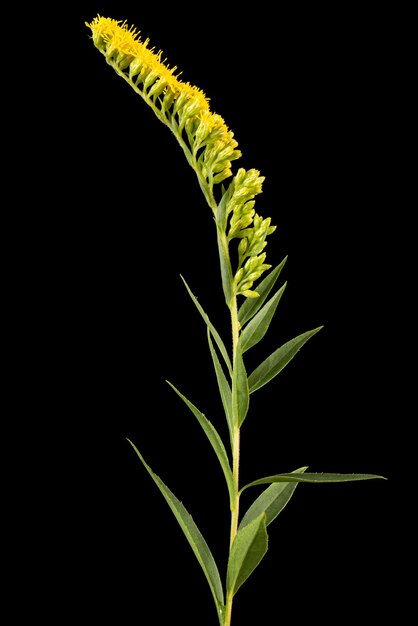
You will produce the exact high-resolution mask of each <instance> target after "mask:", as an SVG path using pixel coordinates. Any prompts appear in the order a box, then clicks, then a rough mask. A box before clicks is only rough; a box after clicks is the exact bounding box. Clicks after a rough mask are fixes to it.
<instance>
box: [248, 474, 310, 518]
mask: <svg viewBox="0 0 418 626" xmlns="http://www.w3.org/2000/svg"><path fill="white" fill-rule="evenodd" d="M306 469H308V468H307V467H300V468H299V469H297V470H295V472H296V473H302V472H304V471H305V470H306ZM293 473H294V472H292V474H293ZM296 487H297V483H289V482H286V483H273V484H272V485H270V487H267V489H266V490H265V491H263V493H262V494H261V495H260V496H258V498H257V499H256V500H254V502H253V503H252V505H251V506H250V508H249V509H248V511H247V512H246V514H245V515H244V517H243V518H242V520H241V523H240V525H239V527H240V528H244V526H247V524H250V523H251V522H252V521H253V520H254V519H255V518H256V517H258V516H259V515H260V514H261V513H263V511H265V513H266V526H268V525H269V524H271V522H272V521H273V520H275V519H276V517H277V516H278V515H279V513H281V512H282V510H283V509H284V507H285V506H286V504H287V503H288V502H289V500H290V498H291V497H292V495H293V492H294V491H295V489H296Z"/></svg>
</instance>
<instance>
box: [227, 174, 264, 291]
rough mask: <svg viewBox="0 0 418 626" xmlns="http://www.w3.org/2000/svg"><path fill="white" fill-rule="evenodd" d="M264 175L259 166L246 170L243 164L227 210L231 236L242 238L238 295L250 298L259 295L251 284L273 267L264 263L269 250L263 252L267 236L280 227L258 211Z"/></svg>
mask: <svg viewBox="0 0 418 626" xmlns="http://www.w3.org/2000/svg"><path fill="white" fill-rule="evenodd" d="M263 182H264V176H260V172H259V171H258V170H255V169H251V170H248V171H246V170H245V169H243V168H240V169H239V170H238V172H237V174H236V176H235V177H234V178H233V180H232V182H231V188H230V190H229V195H230V197H229V200H228V202H227V213H229V214H231V217H230V220H229V231H228V240H229V241H231V240H232V239H234V238H239V239H240V242H239V245H238V270H237V272H236V274H235V276H234V288H235V293H236V295H240V294H241V295H244V296H246V297H247V298H255V297H257V296H258V294H257V292H256V291H253V290H252V289H251V288H252V286H253V283H254V282H255V281H256V280H257V279H258V278H260V276H261V274H262V273H263V272H265V271H266V270H268V269H270V267H271V265H268V264H266V263H264V261H265V258H266V254H265V253H262V251H263V250H264V248H265V247H266V245H267V241H266V237H267V235H270V234H271V233H273V232H274V231H275V230H276V226H271V218H270V217H268V218H265V219H264V218H262V217H261V216H260V215H258V214H257V213H256V212H255V209H254V205H255V200H254V198H255V196H256V195H258V194H259V193H261V192H262V184H263Z"/></svg>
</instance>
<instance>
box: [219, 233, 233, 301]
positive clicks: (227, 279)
mask: <svg viewBox="0 0 418 626" xmlns="http://www.w3.org/2000/svg"><path fill="white" fill-rule="evenodd" d="M217 231H218V252H219V263H220V266H221V278H222V288H223V292H224V296H225V302H226V305H227V307H228V308H229V309H230V308H231V301H232V283H233V281H234V278H233V275H232V268H231V261H230V260H229V250H228V239H227V237H226V235H225V232H223V231H221V230H219V228H218V229H217Z"/></svg>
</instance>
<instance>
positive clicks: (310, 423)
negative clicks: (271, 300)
mask: <svg viewBox="0 0 418 626" xmlns="http://www.w3.org/2000/svg"><path fill="white" fill-rule="evenodd" d="M82 4H83V6H82V8H80V9H77V11H74V12H73V13H71V15H70V19H69V20H68V19H67V22H66V25H67V27H68V25H70V28H71V30H72V38H71V44H68V47H67V50H66V51H67V53H70V54H67V55H66V56H65V58H66V59H67V58H68V59H69V63H68V71H64V70H65V69H67V68H64V67H62V68H61V69H62V74H61V76H60V80H59V81H58V84H57V89H56V92H55V95H54V96H53V98H52V99H51V100H49V101H48V103H47V105H46V106H47V111H46V112H47V114H48V110H50V111H51V120H52V124H51V123H49V130H50V131H51V129H52V132H50V133H49V141H50V145H51V146H52V147H53V150H51V153H52V156H53V158H52V159H51V170H52V173H51V174H50V176H52V178H53V181H54V191H53V192H50V193H49V194H48V206H47V207H46V208H41V209H40V210H38V211H37V212H36V214H35V215H33V217H32V220H33V222H32V223H31V222H30V221H29V222H26V228H27V232H28V235H30V233H31V228H32V227H33V228H34V229H36V230H37V231H38V232H39V233H40V237H39V238H38V240H37V241H38V242H39V245H37V249H36V255H35V259H34V262H33V265H32V266H31V265H29V267H28V268H27V274H26V280H27V293H29V292H30V291H31V290H32V291H31V294H30V296H28V302H29V303H30V307H31V310H32V311H33V317H32V319H33V323H32V325H30V327H29V328H26V332H27V342H28V344H29V346H30V349H29V350H28V355H29V356H28V358H27V361H26V365H27V368H28V370H30V371H31V372H34V373H33V374H32V385H33V387H32V388H31V389H30V391H29V392H28V393H29V396H30V399H31V401H32V402H33V403H34V406H36V407H37V409H40V410H41V411H42V414H43V415H44V416H45V424H47V428H46V433H47V435H46V440H47V441H46V448H47V449H48V453H49V455H51V458H53V459H55V460H56V463H57V465H58V464H59V466H60V467H63V468H64V473H63V478H62V481H61V479H60V480H59V481H58V483H57V482H55V481H54V474H55V470H54V468H55V467H57V465H56V464H55V462H54V461H52V462H48V468H47V477H48V478H47V484H48V485H49V486H50V491H49V493H48V496H47V499H48V500H49V503H50V504H51V506H52V509H53V510H54V513H53V515H52V518H51V519H50V520H49V522H48V524H47V531H48V530H49V531H50V533H51V534H50V537H49V540H48V543H50V544H51V543H52V546H53V549H54V551H55V554H54V558H53V560H52V563H51V568H50V570H51V572H52V579H55V580H54V583H52V584H53V585H54V594H55V595H58V596H59V597H61V598H62V600H61V604H60V609H59V610H60V615H65V616H66V617H69V616H77V615H82V616H83V619H84V618H86V619H89V620H94V621H97V622H99V621H101V620H102V619H104V618H109V620H110V621H113V622H114V623H117V624H118V625H121V626H122V625H125V624H130V623H132V622H134V621H136V622H137V623H139V624H166V623H171V622H172V621H174V622H175V623H177V622H179V623H182V624H184V625H185V626H186V625H189V624H190V625H192V624H193V625H198V626H212V625H214V624H215V622H216V618H215V614H214V610H213V607H212V604H213V603H212V600H211V597H210V592H209V591H208V588H207V585H206V582H205V580H204V577H203V575H202V573H201V571H200V567H199V565H198V564H197V562H196V561H195V558H194V556H193V554H192V552H191V550H190V548H189V547H188V545H187V542H186V541H185V539H184V537H183V535H182V533H181V531H180V529H179V527H178V526H177V523H176V521H175V520H174V518H173V516H172V513H171V512H170V511H169V509H168V507H167V505H166V503H165V502H164V500H163V498H162V497H161V494H160V493H159V492H158V490H157V489H156V487H155V485H154V484H153V482H152V481H151V480H150V478H149V476H148V475H147V474H146V472H145V470H144V468H143V467H142V466H141V465H140V463H139V461H138V459H137V458H136V457H135V456H134V454H133V451H132V450H131V448H130V447H129V444H128V443H127V441H126V438H127V437H129V438H130V439H132V440H133V441H134V442H135V443H136V444H137V446H138V447H139V448H140V450H141V452H142V453H143V454H144V456H145V459H146V460H147V461H148V463H149V464H150V465H151V467H152V468H153V469H154V471H155V472H156V473H157V474H159V475H160V476H161V478H162V479H163V480H164V481H165V482H166V483H167V484H168V485H169V486H170V488H171V489H172V490H173V491H174V493H175V494H176V495H177V497H179V499H180V500H182V501H183V503H184V504H185V506H186V507H187V508H188V510H189V511H190V513H191V514H192V515H193V517H194V519H195V521H196V523H197V525H198V526H199V528H200V529H201V531H202V533H203V535H204V536H205V538H206V539H207V541H208V543H209V545H210V547H211V549H212V551H213V553H214V556H215V559H216V560H217V561H218V562H219V567H220V569H221V573H222V575H223V573H224V570H225V566H226V555H227V543H228V533H229V528H228V527H229V519H228V517H229V511H228V502H227V493H226V488H225V486H224V484H223V477H222V474H221V472H220V471H219V468H218V466H217V462H216V459H215V458H214V457H213V453H212V451H211V449H210V447H209V446H208V443H207V441H206V439H205V437H204V435H203V433H202V432H201V430H200V428H199V426H198V424H197V423H196V421H195V420H194V418H193V416H192V415H191V413H189V412H188V410H187V408H186V407H185V406H184V405H183V404H182V403H181V401H180V400H179V399H178V398H177V396H175V394H174V393H173V392H172V391H171V390H170V388H169V387H168V385H167V384H166V383H165V380H166V379H168V380H170V381H171V382H173V384H175V385H176V386H177V387H178V388H179V389H180V390H181V391H182V392H183V393H184V394H185V395H186V396H188V397H189V398H190V400H192V401H193V402H194V403H195V404H196V405H197V406H198V407H199V408H200V409H201V410H202V411H203V412H204V413H205V414H206V415H207V416H208V417H209V418H210V419H211V421H212V422H213V423H214V424H215V425H216V427H217V428H218V429H219V431H220V433H221V434H222V435H223V436H224V435H226V428H225V425H224V423H223V420H222V414H221V407H220V403H219V401H218V398H217V392H216V381H215V377H214V374H213V369H212V364H211V360H210V356H209V352H208V350H207V342H206V332H205V327H204V324H203V321H202V320H201V319H200V318H199V316H198V314H197V311H196V310H195V308H194V306H193V304H192V302H191V301H190V299H189V297H188V295H187V293H186V291H185V289H184V287H183V285H182V282H181V280H180V274H182V275H183V276H184V277H185V278H186V280H187V281H188V283H189V285H190V286H191V288H192V290H193V291H194V293H195V294H196V295H197V296H198V297H199V300H200V302H201V304H202V306H203V307H204V308H205V309H206V311H207V312H208V314H209V315H210V317H211V319H212V320H213V321H214V323H215V325H216V326H217V327H218V328H219V329H220V332H221V334H222V335H223V337H224V338H225V341H228V333H229V329H228V324H229V321H228V316H227V314H226V311H225V306H224V303H223V299H222V294H221V288H220V277H219V269H218V260H217V253H216V244H215V230H214V225H213V222H212V218H211V214H210V210H209V209H208V208H207V206H206V205H205V202H204V199H203V196H202V195H201V192H200V190H199V188H198V184H197V181H196V178H195V175H194V173H193V172H192V171H191V170H190V168H189V166H188V165H187V163H186V161H185V159H184V158H183V155H182V153H181V150H180V149H179V147H178V145H177V143H176V141H175V139H174V138H173V137H172V136H171V135H170V133H169V131H168V130H167V129H166V128H165V127H163V125H161V124H160V122H158V120H157V119H156V118H154V116H153V114H152V111H151V110H149V109H148V108H147V106H146V105H145V103H144V102H143V101H142V100H141V99H140V98H139V97H138V96H137V95H136V94H135V93H134V92H133V91H132V90H131V89H130V88H129V86H128V85H127V84H126V83H125V82H124V81H122V80H121V79H120V78H119V77H118V76H117V75H116V74H115V73H114V72H113V71H112V69H111V68H110V67H108V66H107V65H106V63H105V60H104V58H103V57H102V56H101V55H100V53H99V52H98V51H97V50H96V49H95V48H94V46H93V43H92V41H91V40H90V38H89V30H88V29H87V28H86V27H85V26H84V21H86V20H87V21H90V20H91V19H92V18H93V17H94V16H95V15H96V14H97V13H98V12H99V13H100V14H102V15H106V16H109V17H114V18H116V19H126V20H127V21H128V23H130V24H131V23H132V24H135V25H137V27H138V28H139V29H140V30H141V31H142V33H143V37H144V38H145V37H150V39H151V42H152V44H153V45H155V47H156V48H157V49H160V48H162V49H163V50H164V52H165V55H166V56H167V58H168V62H169V63H170V65H177V66H178V68H179V70H182V72H183V74H182V78H183V80H187V81H190V82H191V83H192V84H195V85H198V86H199V87H201V88H202V89H203V90H204V91H205V93H206V94H207V95H208V96H209V97H210V99H211V106H212V109H213V110H214V111H216V112H218V113H220V114H221V115H222V116H223V117H224V119H225V121H226V123H227V124H228V125H229V127H230V128H231V129H232V130H233V131H234V133H235V137H236V138H237V140H238V142H239V145H240V148H241V150H242V152H243V157H242V159H241V160H240V161H239V162H238V163H237V165H236V167H238V165H239V166H242V167H246V168H251V167H255V168H257V169H259V170H260V171H261V173H262V174H263V175H264V176H266V181H265V184H264V191H263V194H262V195H261V196H260V197H259V198H258V200H257V210H258V212H259V213H261V215H263V216H264V217H267V216H271V217H272V222H273V223H274V224H277V226H278V229H277V231H276V232H275V233H274V235H272V236H271V237H270V242H269V245H268V247H267V253H268V260H269V261H270V263H272V264H277V263H278V262H280V261H281V259H282V258H283V257H284V256H285V255H289V259H288V262H287V264H286V266H285V269H284V271H283V274H282V276H283V279H284V280H287V281H288V286H287V289H286V292H285V295H284V297H283V299H282V301H281V303H280V306H279V309H278V312H277V314H276V317H275V319H274V321H273V323H272V326H271V329H270V330H269V334H268V336H267V337H266V339H264V341H263V342H262V343H261V344H260V346H258V347H257V348H254V350H252V351H251V353H249V354H248V360H247V366H248V369H249V370H251V369H252V368H253V367H255V366H256V365H257V364H258V362H259V361H260V360H261V359H263V358H265V357H266V356H268V354H270V352H272V351H273V350H274V349H275V348H276V347H278V346H279V345H281V344H282V343H284V342H285V341H287V340H288V339H290V338H292V337H294V336H295V335H297V334H299V333H302V332H304V331H305V330H308V329H311V328H314V327H316V326H319V325H322V324H323V325H324V329H323V330H322V331H321V332H320V333H319V334H318V335H316V336H315V337H314V338H313V339H311V341H310V342H309V343H308V344H307V345H306V346H305V347H304V348H303V350H302V352H301V353H300V354H299V355H298V356H297V357H296V358H295V359H294V360H293V361H292V363H291V364H290V365H289V366H288V367H287V368H286V370H284V371H283V372H282V374H281V375H280V376H279V377H278V378H276V379H275V380H274V382H272V383H271V384H270V385H268V386H267V387H265V388H263V389H262V390H260V391H259V392H257V394H254V396H252V398H251V406H250V413H249V415H248V417H247V420H246V422H245V424H244V427H243V431H242V460H241V479H242V482H248V481H250V480H253V479H255V478H256V477H259V476H262V475H268V474H273V473H277V472H280V471H290V470H293V469H295V468H297V467H300V466H301V465H309V467H310V470H311V471H332V472H366V473H367V472H369V473H377V474H382V475H384V476H386V477H388V479H389V480H388V481H372V482H364V483H357V484H344V485H320V486H313V485H312V486H311V485H301V486H299V487H298V489H297V491H296V493H295V497H294V498H293V499H292V501H291V502H290V503H289V506H288V507H287V509H286V511H285V512H284V513H283V515H281V516H280V517H279V518H278V519H277V520H276V521H275V523H274V524H273V525H272V526H271V527H270V529H269V530H270V545H269V552H268V554H267V556H266V558H265V560H264V561H263V562H262V564H261V565H260V567H259V568H258V569H257V570H256V572H255V573H254V575H253V576H252V577H251V579H250V580H249V581H248V582H247V583H246V584H245V586H244V587H243V589H242V590H241V591H240V592H239V594H238V595H237V597H236V600H235V606H234V619H235V621H236V626H240V625H242V626H244V624H258V623H260V624H261V623H272V624H276V623H281V622H282V621H283V617H282V612H283V611H285V612H289V611H290V615H291V617H290V618H289V617H288V618H287V621H288V623H291V624H296V623H299V622H301V621H305V620H312V621H319V620H320V621H321V622H322V623H325V624H335V623H345V622H347V623H348V622H350V623H352V622H354V623H357V621H358V620H360V619H362V620H364V621H370V622H373V623H374V621H375V620H376V621H378V619H379V618H380V617H382V616H384V615H386V614H387V612H388V611H389V610H390V609H391V608H392V606H393V605H394V604H395V602H394V600H393V587H394V585H395V582H396V581H395V578H397V576H398V574H397V571H396V568H397V563H396V560H397V556H398V555H399V551H400V548H399V547H398V545H397V540H395V535H397V534H398V533H399V530H398V529H397V522H396V521H395V519H396V514H395V511H394V503H395V502H396V501H397V500H398V498H399V495H398V494H399V489H400V485H401V467H400V465H399V464H400V461H399V459H400V457H401V444H400V436H399V435H400V433H402V432H404V429H405V423H406V422H405V421H404V420H405V417H404V410H405V407H404V400H403V399H402V398H403V391H402V389H403V384H402V383H401V382H400V381H401V380H403V377H404V373H403V371H402V368H403V366H402V361H399V359H398V355H399V351H398V349H397V347H396V344H397V343H398V342H399V339H398V334H399V331H403V327H402V325H403V324H404V323H405V325H406V313H405V312H404V311H405V309H406V306H407V305H406V303H405V301H404V295H403V287H402V281H399V278H400V276H399V272H400V273H401V275H402V271H403V269H402V268H403V264H402V263H401V262H400V261H399V256H398V257H397V258H398V260H397V261H395V259H394V257H395V256H396V254H397V253H398V252H399V251H402V247H403V246H402V241H401V227H403V226H404V224H403V223H402V221H403V218H402V216H401V215H400V213H399V207H400V190H401V189H402V176H403V175H404V172H403V173H402V174H401V169H402V168H401V166H400V162H401V161H402V149H401V148H400V144H399V141H400V136H401V135H402V128H401V126H402V115H401V110H402V108H403V102H402V95H400V93H401V91H400V90H401V82H402V78H401V76H400V73H399V65H398V57H397V56H396V55H395V52H396V51H397V50H398V48H397V41H398V39H399V31H398V26H397V22H396V21H395V20H394V21H392V20H391V15H389V14H383V13H381V12H380V11H381V10H380V9H379V11H376V12H373V11H368V12H366V11H365V10H364V9H363V8H361V9H360V8H359V9H357V10H354V9H350V8H349V7H348V6H347V7H345V8H342V7H341V8H339V9H338V10H336V9H335V8H333V9H331V10H329V9H318V7H315V9H313V7H311V5H310V3H308V4H307V6H304V5H299V4H296V3H294V4H293V3H292V5H291V8H289V6H288V4H281V3H279V4H278V6H277V7H276V6H274V7H273V5H270V4H269V3H263V2H261V3H257V6H255V7H251V8H248V9H246V8H244V7H243V6H241V4H240V3H227V4H225V5H224V6H222V8H221V9H220V8H217V7H215V6H209V5H208V6H205V7H200V5H197V4H193V5H190V7H189V6H187V5H181V6H180V5H178V6H176V5H174V4H173V5H170V6H169V8H167V7H164V8H162V7H161V6H159V5H158V4H157V3H155V4H154V5H149V4H148V5H147V6H143V5H142V3H136V2H128V1H126V2H107V1H102V2H100V1H99V0H98V1H96V2H83V3H82ZM55 35H56V37H57V39H59V38H60V36H61V33H60V29H59V28H57V29H56V31H55ZM62 36H63V37H64V35H62ZM48 107H49V109H48ZM52 112H53V115H52ZM55 155H56V160H57V162H56V163H54V156H55ZM47 174H48V173H47V172H46V173H45V176H46V175H47ZM401 277H402V276H401ZM401 334H402V332H401ZM39 354H41V355H42V364H41V363H40V360H39ZM46 418H48V419H46ZM51 421H52V423H53V425H52V427H51V426H50V424H51ZM51 435H52V439H53V440H54V443H51V444H50V443H49V442H50V440H51ZM44 443H45V442H44ZM64 476H65V478H64ZM256 493H257V492H256V491H255V490H254V491H253V492H252V493H251V492H250V491H249V492H247V494H245V495H244V497H243V499H242V506H243V508H244V509H245V507H246V506H248V505H249V504H250V502H251V496H253V497H254V496H255V495H256ZM395 529H396V530H395ZM51 538H52V539H51ZM71 572H72V574H71ZM46 595H47V596H48V594H46ZM49 610H51V609H49ZM52 613H53V611H52ZM146 615H148V617H146ZM149 615H152V617H149ZM58 621H59V620H58Z"/></svg>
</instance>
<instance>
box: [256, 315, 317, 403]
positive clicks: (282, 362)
mask: <svg viewBox="0 0 418 626" xmlns="http://www.w3.org/2000/svg"><path fill="white" fill-rule="evenodd" d="M321 328H323V326H319V327H318V328H314V329H313V330H308V331H307V332H306V333H303V334H302V335H298V336H297V337H294V339H291V340H290V341H288V342H287V343H285V344H284V345H283V346H281V347H280V348H277V350H276V351H275V352H273V354H271V355H270V356H269V357H267V359H266V360H265V361H263V362H262V363H261V364H260V365H259V366H258V367H257V368H256V369H255V370H254V371H253V372H252V374H250V376H249V377H248V385H249V389H250V393H253V391H256V390H257V389H260V387H263V385H265V384H267V383H268V382H269V381H270V380H271V379H272V378H274V377H275V376H277V374H279V372H281V371H282V369H283V368H284V367H286V365H287V364H288V363H289V361H291V360H292V359H293V357H294V356H295V354H296V353H297V352H298V351H299V350H300V349H301V347H302V346H303V345H304V344H305V343H306V342H307V341H308V339H310V338H311V337H313V336H314V335H315V334H316V333H317V332H318V331H320V330H321Z"/></svg>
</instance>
